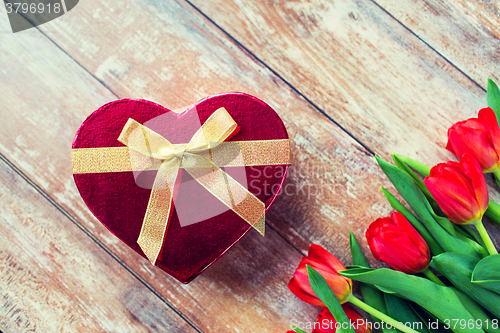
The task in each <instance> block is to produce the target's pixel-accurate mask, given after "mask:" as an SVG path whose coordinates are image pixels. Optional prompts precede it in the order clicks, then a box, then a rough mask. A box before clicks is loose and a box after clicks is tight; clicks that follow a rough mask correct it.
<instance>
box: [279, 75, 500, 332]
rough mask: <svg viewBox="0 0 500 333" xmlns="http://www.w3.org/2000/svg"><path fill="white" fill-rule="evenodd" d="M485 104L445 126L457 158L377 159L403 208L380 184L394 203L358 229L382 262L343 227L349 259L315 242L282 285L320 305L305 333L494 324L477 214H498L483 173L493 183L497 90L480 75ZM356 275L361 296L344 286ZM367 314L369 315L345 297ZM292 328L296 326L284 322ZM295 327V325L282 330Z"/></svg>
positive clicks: (499, 115) (498, 266)
mask: <svg viewBox="0 0 500 333" xmlns="http://www.w3.org/2000/svg"><path fill="white" fill-rule="evenodd" d="M487 98H488V105H489V107H488V108H484V109H482V110H480V111H479V114H478V118H472V119H468V120H465V121H461V122H458V123H456V124H454V125H453V126H452V127H451V128H450V129H449V130H448V144H447V149H448V150H450V151H452V152H453V153H454V154H456V155H457V156H458V157H459V159H460V161H459V162H454V161H449V162H447V163H440V164H437V165H436V166H434V167H432V168H430V167H428V166H426V165H424V164H422V163H419V162H417V161H415V160H412V159H410V158H407V157H404V156H401V155H396V154H394V155H393V159H394V162H395V165H392V164H390V163H388V162H386V161H384V160H382V159H381V158H379V157H376V158H377V161H378V164H379V165H380V167H381V168H382V170H383V171H384V173H385V174H386V176H387V177H388V178H389V180H390V181H391V182H392V184H393V185H394V187H395V188H396V190H397V191H398V192H399V195H400V197H402V198H403V199H404V200H405V201H406V203H407V205H408V206H409V207H410V208H411V210H409V209H408V208H406V206H405V205H403V204H402V203H401V202H400V201H399V200H398V199H397V198H396V197H395V196H394V195H392V194H391V193H390V192H389V191H387V190H386V189H384V188H382V191H383V193H384V195H385V196H386V198H387V199H388V201H389V203H390V205H391V206H392V207H393V208H394V209H395V212H393V213H392V214H391V216H390V217H385V218H380V219H377V220H376V221H375V222H373V223H372V224H371V225H370V226H369V228H368V230H367V231H366V238H367V241H368V245H369V247H370V250H371V252H372V253H373V255H374V257H375V258H376V259H377V260H380V261H383V262H385V263H386V264H387V265H388V266H390V267H391V268H392V269H390V268H380V269H372V268H370V266H369V263H368V260H367V259H366V257H365V255H364V253H363V251H362V250H361V247H360V245H359V243H358V241H357V240H356V237H355V236H354V235H353V234H352V233H351V253H352V259H353V266H348V268H346V267H345V266H344V265H343V264H342V263H341V262H340V261H339V260H338V259H337V258H335V257H334V256H333V255H332V254H331V253H329V252H328V251H326V250H325V249H323V248H322V247H321V246H319V245H316V244H313V245H311V247H310V249H309V253H308V255H307V256H306V257H304V258H303V259H302V261H301V262H300V264H299V267H298V268H297V270H296V271H295V273H294V276H293V278H292V279H291V281H290V283H289V284H288V286H289V288H290V290H291V291H292V292H293V293H294V294H295V295H296V296H297V297H299V298H300V299H301V300H303V301H305V302H307V303H310V304H313V305H317V306H321V307H323V310H322V311H321V312H320V314H319V317H318V321H317V322H316V323H315V324H314V326H313V327H303V328H304V329H310V328H311V329H313V333H332V332H349V333H354V332H357V333H365V332H371V330H372V329H373V328H375V329H379V330H381V331H382V332H384V333H387V332H400V331H401V332H413V333H414V332H421V333H431V332H488V333H494V332H495V333H500V320H499V319H500V255H499V254H498V253H497V250H496V248H495V245H494V244H493V242H492V240H491V238H490V237H489V235H488V233H487V231H486V229H485V228H484V226H483V222H482V218H483V215H486V216H488V217H489V218H490V219H491V220H493V221H495V222H498V223H500V205H499V204H497V203H495V202H493V201H490V200H489V194H488V188H487V186H486V181H485V176H484V173H493V175H494V177H495V180H496V182H497V184H498V185H499V186H500V126H499V123H498V119H500V90H499V89H498V87H497V85H496V84H495V83H494V82H493V81H491V80H488V91H487ZM353 280H354V281H358V282H359V284H360V291H361V294H362V297H363V300H364V301H361V300H360V299H359V298H357V297H355V296H354V295H353V294H352V281H353ZM349 303H350V304H353V305H355V306H357V307H358V308H360V309H362V310H364V311H366V312H367V313H368V314H370V315H371V317H372V319H373V320H372V323H371V324H369V323H368V322H367V320H365V319H364V318H363V317H362V316H361V315H360V314H359V313H358V312H357V311H356V310H355V308H353V307H352V306H351V305H350V304H349ZM292 328H293V329H294V331H295V332H304V331H303V330H302V328H300V327H292ZM290 332H293V331H290Z"/></svg>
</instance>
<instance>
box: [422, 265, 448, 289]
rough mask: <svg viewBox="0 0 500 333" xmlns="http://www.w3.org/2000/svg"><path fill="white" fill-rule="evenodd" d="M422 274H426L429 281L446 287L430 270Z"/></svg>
mask: <svg viewBox="0 0 500 333" xmlns="http://www.w3.org/2000/svg"><path fill="white" fill-rule="evenodd" d="M422 273H423V274H425V276H427V277H428V278H429V280H431V281H432V282H434V283H435V284H439V285H440V286H443V287H446V285H445V284H444V283H443V282H442V281H441V280H440V279H439V278H438V277H437V276H436V275H435V274H434V273H432V272H431V270H430V269H429V268H427V269H426V270H425V271H423V272H422Z"/></svg>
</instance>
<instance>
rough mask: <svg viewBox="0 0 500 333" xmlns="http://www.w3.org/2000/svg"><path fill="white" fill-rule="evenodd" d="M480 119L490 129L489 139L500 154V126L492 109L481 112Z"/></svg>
mask: <svg viewBox="0 0 500 333" xmlns="http://www.w3.org/2000/svg"><path fill="white" fill-rule="evenodd" d="M478 119H479V120H480V121H481V122H483V123H484V125H485V127H486V128H487V129H488V138H489V139H490V140H491V143H492V145H493V148H494V149H495V151H496V152H497V155H498V154H499V152H500V126H498V121H497V116H496V115H495V112H494V111H493V110H492V109H491V108H484V109H481V110H479V114H478Z"/></svg>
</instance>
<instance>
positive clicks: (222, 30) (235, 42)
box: [184, 0, 375, 156]
mask: <svg viewBox="0 0 500 333" xmlns="http://www.w3.org/2000/svg"><path fill="white" fill-rule="evenodd" d="M184 1H185V2H186V3H187V4H189V5H190V6H191V7H192V8H193V9H194V10H195V11H196V12H198V13H199V14H200V15H202V16H203V17H204V18H205V19H206V20H208V21H209V22H210V23H211V24H213V25H214V26H215V27H216V28H217V29H219V30H220V31H221V32H222V33H223V34H224V35H226V36H227V37H228V38H229V39H230V40H231V41H232V42H233V43H234V44H236V45H237V46H238V47H239V48H240V49H242V50H243V51H245V53H247V54H248V55H249V56H250V58H252V59H253V60H254V61H255V62H257V63H259V64H261V65H262V66H263V67H265V68H266V69H268V70H269V71H270V72H271V73H272V74H273V75H274V76H276V77H277V78H279V79H280V80H281V81H282V82H283V83H285V85H287V86H288V87H289V88H290V89H292V91H293V92H294V93H296V94H297V95H299V96H300V97H301V98H303V99H304V100H305V101H306V102H308V103H309V104H310V105H312V106H313V107H314V108H315V109H316V110H317V111H318V112H320V113H321V114H322V115H323V116H325V117H326V118H327V119H328V120H330V121H331V122H332V123H334V124H335V125H336V126H337V127H339V128H340V129H341V130H342V131H343V132H345V133H346V134H347V135H348V136H350V137H351V138H352V139H353V140H354V141H356V142H357V143H358V144H359V145H360V146H362V147H363V148H364V149H365V150H366V151H364V152H363V153H365V154H366V155H367V156H375V153H374V152H373V150H371V149H370V148H368V146H367V145H365V144H364V143H363V142H362V141H361V140H359V139H358V138H356V137H355V136H354V135H353V134H352V133H351V132H349V131H348V130H347V129H345V128H344V127H343V126H342V125H340V123H339V122H337V121H336V120H335V119H333V118H332V117H331V116H330V115H328V113H326V112H325V111H324V110H323V109H322V108H320V107H319V106H318V105H317V104H316V103H314V102H313V101H312V100H311V99H309V98H308V97H307V96H306V95H305V94H304V93H302V92H301V91H300V90H299V89H297V88H295V86H293V85H292V84H291V83H290V82H288V81H287V80H286V79H285V78H284V77H282V76H281V75H280V74H279V73H278V72H277V71H275V70H274V69H273V68H272V67H271V66H269V65H267V64H266V63H265V62H264V61H263V60H262V59H260V58H259V57H257V55H255V54H254V53H253V52H252V51H250V50H249V49H248V48H247V47H246V46H244V45H243V44H242V43H241V42H240V41H238V40H237V39H236V38H234V37H233V36H232V35H231V34H230V33H229V32H227V31H226V30H224V29H223V28H222V27H221V26H220V25H218V24H217V23H215V21H214V20H212V19H211V18H210V17H208V16H207V15H206V14H205V13H204V12H202V11H201V10H200V9H199V8H198V7H196V6H195V5H194V4H192V3H191V1H189V0H184Z"/></svg>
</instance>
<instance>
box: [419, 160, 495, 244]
mask: <svg viewBox="0 0 500 333" xmlns="http://www.w3.org/2000/svg"><path fill="white" fill-rule="evenodd" d="M424 182H425V186H427V188H428V189H429V192H431V194H432V196H433V197H434V199H435V200H436V202H437V204H438V205H439V208H441V210H442V211H443V213H444V214H445V215H446V216H448V218H449V219H450V221H451V222H453V223H456V224H474V225H475V226H476V228H477V231H478V232H479V235H481V238H482V239H483V241H484V243H485V245H486V248H487V250H488V252H489V253H490V254H496V253H497V250H496V249H495V245H494V244H493V242H492V241H491V238H490V236H489V235H488V233H487V232H486V229H485V228H484V226H483V222H482V221H481V219H482V218H483V215H484V212H486V209H488V203H489V195H488V188H487V187H486V181H485V180H484V175H483V173H482V171H481V166H480V165H479V163H478V162H477V161H476V159H475V158H474V157H472V155H470V154H468V153H465V154H463V155H462V157H461V158H460V163H457V162H453V161H450V162H448V163H439V164H438V165H436V166H434V167H433V168H432V169H431V172H430V175H429V177H425V179H424Z"/></svg>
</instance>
